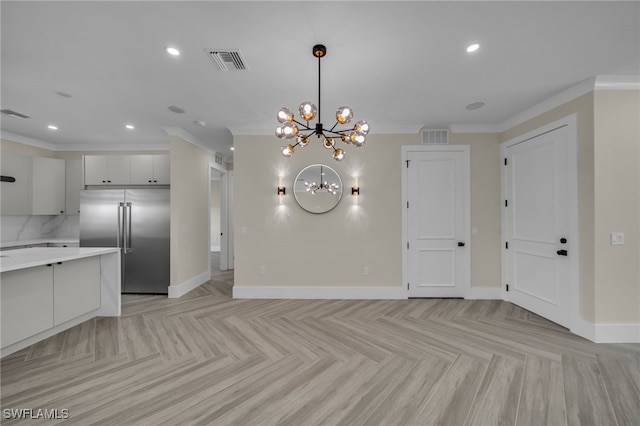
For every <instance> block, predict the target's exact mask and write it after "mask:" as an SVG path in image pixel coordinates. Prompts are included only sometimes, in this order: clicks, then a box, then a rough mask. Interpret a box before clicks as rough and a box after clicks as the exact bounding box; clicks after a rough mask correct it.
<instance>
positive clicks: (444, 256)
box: [403, 145, 470, 297]
mask: <svg viewBox="0 0 640 426" xmlns="http://www.w3.org/2000/svg"><path fill="white" fill-rule="evenodd" d="M469 154H470V151H469V147H468V146H463V145H449V146H445V147H420V146H416V147H405V149H404V153H403V155H404V160H405V161H407V163H406V164H407V168H406V175H405V176H406V181H405V185H406V186H405V188H406V206H405V207H406V227H407V228H406V243H407V245H406V256H405V259H406V263H405V278H406V281H407V288H408V297H464V295H465V290H466V288H467V287H468V284H469V279H470V278H469V275H470V257H469V252H470V247H469V210H470V206H469V199H470V197H469V173H470V169H469Z"/></svg>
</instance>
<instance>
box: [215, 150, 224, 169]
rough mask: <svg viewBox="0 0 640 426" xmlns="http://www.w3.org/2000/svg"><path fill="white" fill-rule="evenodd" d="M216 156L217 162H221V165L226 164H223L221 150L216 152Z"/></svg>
mask: <svg viewBox="0 0 640 426" xmlns="http://www.w3.org/2000/svg"><path fill="white" fill-rule="evenodd" d="M214 158H215V161H216V164H219V165H221V166H223V165H224V164H222V161H223V157H222V154H220V153H219V152H216V155H215V157H214Z"/></svg>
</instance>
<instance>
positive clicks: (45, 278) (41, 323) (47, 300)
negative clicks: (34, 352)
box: [0, 266, 53, 348]
mask: <svg viewBox="0 0 640 426" xmlns="http://www.w3.org/2000/svg"><path fill="white" fill-rule="evenodd" d="M1 286H2V288H1V293H0V297H1V299H2V302H1V305H2V314H1V316H2V317H1V320H2V338H1V342H2V343H1V344H2V347H3V348H4V347H6V346H8V345H11V344H13V343H16V342H19V341H20V340H23V339H26V338H27V337H30V336H33V335H35V334H38V333H40V332H42V331H45V330H47V329H48V328H51V327H53V267H52V266H36V267H33V268H27V269H20V270H18V271H10V272H3V273H2V284H1Z"/></svg>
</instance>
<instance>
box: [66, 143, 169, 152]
mask: <svg viewBox="0 0 640 426" xmlns="http://www.w3.org/2000/svg"><path fill="white" fill-rule="evenodd" d="M168 150H169V142H166V143H152V144H148V143H134V144H131V143H115V144H114V143H99V144H96V143H92V144H86V143H64V144H60V145H56V149H55V151H86V152H89V151H168Z"/></svg>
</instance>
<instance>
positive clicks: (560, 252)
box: [556, 250, 569, 256]
mask: <svg viewBox="0 0 640 426" xmlns="http://www.w3.org/2000/svg"><path fill="white" fill-rule="evenodd" d="M556 253H558V256H566V255H567V254H569V253H567V251H566V250H558V251H557V252H556Z"/></svg>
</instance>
